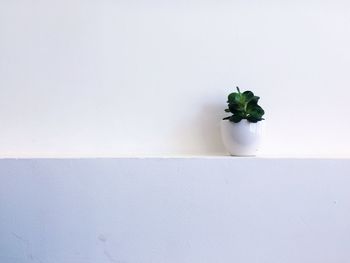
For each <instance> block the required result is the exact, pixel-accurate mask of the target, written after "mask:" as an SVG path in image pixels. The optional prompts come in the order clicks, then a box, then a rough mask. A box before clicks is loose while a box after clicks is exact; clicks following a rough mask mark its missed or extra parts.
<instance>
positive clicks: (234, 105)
mask: <svg viewBox="0 0 350 263" xmlns="http://www.w3.org/2000/svg"><path fill="white" fill-rule="evenodd" d="M243 107H244V106H243V105H241V104H239V103H236V102H233V103H229V105H228V108H229V109H230V112H232V113H236V112H240V111H242V109H243Z"/></svg>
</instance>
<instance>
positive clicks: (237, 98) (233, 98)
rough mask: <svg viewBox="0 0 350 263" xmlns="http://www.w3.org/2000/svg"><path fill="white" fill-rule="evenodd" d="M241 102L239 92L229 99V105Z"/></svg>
mask: <svg viewBox="0 0 350 263" xmlns="http://www.w3.org/2000/svg"><path fill="white" fill-rule="evenodd" d="M238 101H240V94H239V93H237V92H233V93H231V94H230V95H228V97H227V103H233V102H238Z"/></svg>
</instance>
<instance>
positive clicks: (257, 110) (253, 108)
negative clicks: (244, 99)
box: [247, 104, 265, 119]
mask: <svg viewBox="0 0 350 263" xmlns="http://www.w3.org/2000/svg"><path fill="white" fill-rule="evenodd" d="M247 114H248V116H251V117H254V118H257V119H260V118H261V117H262V116H263V115H264V114H265V111H264V110H263V109H262V108H261V107H260V106H259V105H253V104H250V105H248V107H247Z"/></svg>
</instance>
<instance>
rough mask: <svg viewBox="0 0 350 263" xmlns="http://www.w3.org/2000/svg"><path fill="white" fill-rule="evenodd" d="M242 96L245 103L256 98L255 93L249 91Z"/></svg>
mask: <svg viewBox="0 0 350 263" xmlns="http://www.w3.org/2000/svg"><path fill="white" fill-rule="evenodd" d="M242 96H243V98H244V100H245V102H249V101H250V100H251V99H252V98H253V97H254V93H253V92H251V91H249V90H247V91H245V92H243V93H242Z"/></svg>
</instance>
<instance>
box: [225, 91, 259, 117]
mask: <svg viewBox="0 0 350 263" xmlns="http://www.w3.org/2000/svg"><path fill="white" fill-rule="evenodd" d="M259 99H260V97H258V96H255V95H254V93H253V92H251V91H249V90H247V91H244V92H241V91H240V89H239V87H237V92H233V93H231V94H230V95H228V99H227V103H228V109H225V112H231V113H232V114H233V115H232V116H229V117H226V118H223V120H229V121H232V122H235V123H238V122H240V121H241V120H243V119H246V120H247V121H249V122H254V123H255V122H258V121H262V120H264V119H263V118H262V116H263V115H264V114H265V112H264V110H263V109H262V108H261V107H260V106H259V105H258V101H259Z"/></svg>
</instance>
